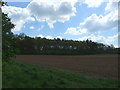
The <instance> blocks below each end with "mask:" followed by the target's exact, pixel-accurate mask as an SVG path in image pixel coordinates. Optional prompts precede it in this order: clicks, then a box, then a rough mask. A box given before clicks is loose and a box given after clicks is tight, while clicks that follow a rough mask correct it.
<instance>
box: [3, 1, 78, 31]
mask: <svg viewBox="0 0 120 90" xmlns="http://www.w3.org/2000/svg"><path fill="white" fill-rule="evenodd" d="M76 2H77V0H71V1H69V0H60V1H58V0H52V1H51V0H32V1H31V2H30V3H29V4H28V6H27V7H26V8H20V7H15V6H3V7H2V11H3V12H4V13H8V16H9V17H10V18H11V20H12V23H13V24H15V25H16V26H15V28H14V30H13V31H20V30H21V29H22V26H23V25H24V24H25V23H26V22H27V21H35V19H34V18H33V17H31V16H34V17H35V18H36V20H38V21H39V22H47V24H48V25H49V27H50V28H53V27H54V25H53V24H54V23H56V22H62V23H64V22H65V21H68V20H69V19H70V17H71V16H75V13H76V8H75V6H74V5H75V3H76Z"/></svg>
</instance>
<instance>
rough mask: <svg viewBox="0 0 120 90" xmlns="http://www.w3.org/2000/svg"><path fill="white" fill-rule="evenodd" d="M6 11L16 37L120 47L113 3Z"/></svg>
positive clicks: (13, 6) (19, 5)
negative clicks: (65, 40)
mask: <svg viewBox="0 0 120 90" xmlns="http://www.w3.org/2000/svg"><path fill="white" fill-rule="evenodd" d="M114 1H115V0H114ZM2 10H3V12H4V13H8V16H9V17H10V18H11V21H12V22H13V23H14V24H15V25H16V26H15V28H14V29H13V30H12V31H13V32H14V33H15V34H19V33H25V34H26V35H28V36H31V37H39V36H40V37H46V38H48V39H53V38H57V37H59V38H64V39H68V40H70V39H72V40H86V39H90V40H92V41H95V42H100V43H104V44H108V45H110V44H113V45H114V46H115V47H117V46H118V36H119V33H118V23H117V22H118V18H117V17H118V16H117V11H118V6H117V2H112V0H108V2H103V0H100V1H96V0H91V2H89V0H83V1H81V2H80V1H78V0H71V1H69V0H61V2H58V1H56V0H54V2H53V1H50V0H44V1H42V0H31V2H8V6H4V7H2Z"/></svg>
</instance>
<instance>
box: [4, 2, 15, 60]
mask: <svg viewBox="0 0 120 90" xmlns="http://www.w3.org/2000/svg"><path fill="white" fill-rule="evenodd" d="M5 4H6V3H4V2H2V5H5ZM13 28H14V24H12V23H11V20H10V18H8V15H7V14H4V13H2V59H4V60H7V59H9V58H10V57H12V56H14V55H15V52H16V49H15V48H14V45H15V38H14V34H13V33H12V32H11V29H13Z"/></svg>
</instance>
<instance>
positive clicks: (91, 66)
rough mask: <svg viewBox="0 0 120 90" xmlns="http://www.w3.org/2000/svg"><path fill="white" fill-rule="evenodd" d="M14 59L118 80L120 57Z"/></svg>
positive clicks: (91, 56)
mask: <svg viewBox="0 0 120 90" xmlns="http://www.w3.org/2000/svg"><path fill="white" fill-rule="evenodd" d="M13 59H14V60H16V61H22V62H26V63H30V64H36V65H41V66H49V67H54V68H59V69H62V70H65V71H72V72H75V73H80V74H83V75H88V76H95V77H105V78H110V79H117V78H118V55H79V56H59V55H55V56H54V55H17V57H16V58H13Z"/></svg>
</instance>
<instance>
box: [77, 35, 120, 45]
mask: <svg viewBox="0 0 120 90" xmlns="http://www.w3.org/2000/svg"><path fill="white" fill-rule="evenodd" d="M119 36H120V33H118V34H116V35H113V36H107V37H105V36H102V35H94V34H91V35H89V36H85V37H82V38H78V39H76V40H80V41H83V40H87V39H89V40H92V41H95V42H100V43H104V44H108V45H110V44H112V43H113V42H115V41H116V42H117V43H118V37H119Z"/></svg>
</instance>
